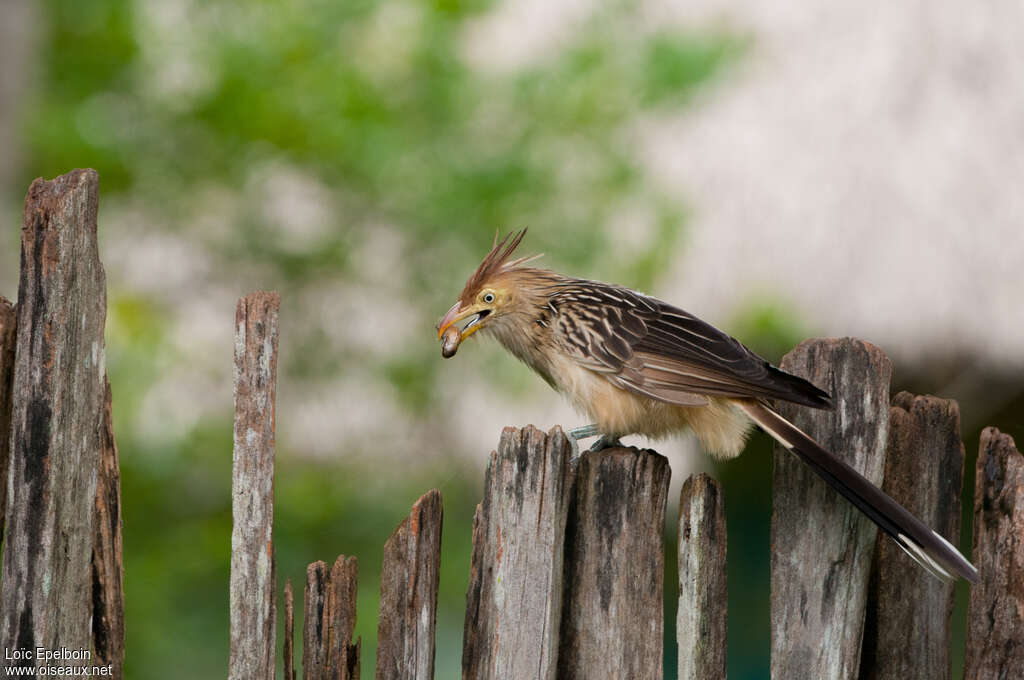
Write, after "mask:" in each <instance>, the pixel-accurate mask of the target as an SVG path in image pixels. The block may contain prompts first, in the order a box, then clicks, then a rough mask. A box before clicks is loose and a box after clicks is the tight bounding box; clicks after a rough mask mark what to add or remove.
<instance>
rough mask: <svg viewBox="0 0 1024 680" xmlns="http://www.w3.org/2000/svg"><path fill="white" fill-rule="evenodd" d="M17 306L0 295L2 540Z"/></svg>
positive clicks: (0, 496) (9, 441) (0, 482)
mask: <svg viewBox="0 0 1024 680" xmlns="http://www.w3.org/2000/svg"><path fill="white" fill-rule="evenodd" d="M17 327H18V320H17V310H16V309H15V308H14V305H13V304H11V301H10V300H8V299H7V298H5V297H3V296H0V542H2V541H3V537H4V518H5V517H6V516H7V466H8V464H9V462H10V459H11V392H12V390H13V388H14V343H15V341H16V340H17V336H16V335H15V332H14V331H15V329H16V328H17Z"/></svg>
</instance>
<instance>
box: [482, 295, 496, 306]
mask: <svg viewBox="0 0 1024 680" xmlns="http://www.w3.org/2000/svg"><path fill="white" fill-rule="evenodd" d="M484 302H486V303H487V304H491V303H492V302H494V293H486V294H484Z"/></svg>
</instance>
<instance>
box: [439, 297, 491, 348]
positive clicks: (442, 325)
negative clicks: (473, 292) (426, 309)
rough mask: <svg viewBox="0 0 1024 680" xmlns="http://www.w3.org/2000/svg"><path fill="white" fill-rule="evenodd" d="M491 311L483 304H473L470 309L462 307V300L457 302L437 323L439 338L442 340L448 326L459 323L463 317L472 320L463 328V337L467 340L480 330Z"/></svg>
mask: <svg viewBox="0 0 1024 680" xmlns="http://www.w3.org/2000/svg"><path fill="white" fill-rule="evenodd" d="M490 313H491V310H490V309H488V308H486V307H483V306H482V305H472V306H470V307H469V308H468V309H463V308H462V303H461V302H456V303H455V304H454V305H452V306H451V309H449V310H448V311H447V313H445V315H444V317H443V318H442V319H441V321H439V322H438V324H437V339H438V340H440V339H441V336H442V335H444V332H445V331H446V330H448V327H449V326H451V325H452V324H455V323H458V322H459V321H462V320H463V319H470V317H473V318H472V319H470V322H469V323H468V324H466V325H465V326H464V327H463V328H462V339H463V340H465V339H466V338H468V337H469V336H470V335H472V334H473V333H476V332H477V331H478V330H480V327H481V326H482V323H481V322H482V321H483V320H484V318H486V317H487V315H489V314H490Z"/></svg>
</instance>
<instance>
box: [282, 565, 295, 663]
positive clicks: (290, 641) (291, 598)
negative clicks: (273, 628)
mask: <svg viewBox="0 0 1024 680" xmlns="http://www.w3.org/2000/svg"><path fill="white" fill-rule="evenodd" d="M283 654H284V680H295V593H294V591H293V590H292V580H291V579H288V580H286V581H285V582H284V651H283Z"/></svg>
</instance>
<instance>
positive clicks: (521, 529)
mask: <svg viewBox="0 0 1024 680" xmlns="http://www.w3.org/2000/svg"><path fill="white" fill-rule="evenodd" d="M570 456H571V447H570V445H569V441H568V440H567V439H566V437H565V435H564V434H563V433H562V431H561V429H559V428H554V429H552V430H551V432H549V433H548V434H547V435H545V434H544V433H543V432H541V431H540V430H537V429H536V428H534V427H532V426H531V427H526V428H523V429H522V430H517V429H515V428H510V427H506V428H505V429H504V430H503V431H502V433H501V442H500V443H499V444H498V450H497V451H496V452H492V453H491V460H490V464H489V465H488V466H487V477H486V480H485V482H484V498H483V502H482V503H481V504H480V505H479V506H477V511H476V516H475V517H474V519H473V557H472V566H471V571H470V577H469V592H468V594H467V597H466V599H467V603H466V626H465V640H464V645H463V652H462V677H463V679H464V680H485V679H487V680H500V679H502V678H516V679H517V680H554V678H555V677H556V675H555V674H556V670H557V668H556V663H557V658H558V635H559V617H560V615H561V612H562V577H563V573H562V571H563V570H562V564H563V562H562V560H563V554H564V553H563V548H564V537H565V522H566V513H567V508H568V504H569V493H570V490H571V486H572V473H571V469H570V465H569V462H570Z"/></svg>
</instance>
